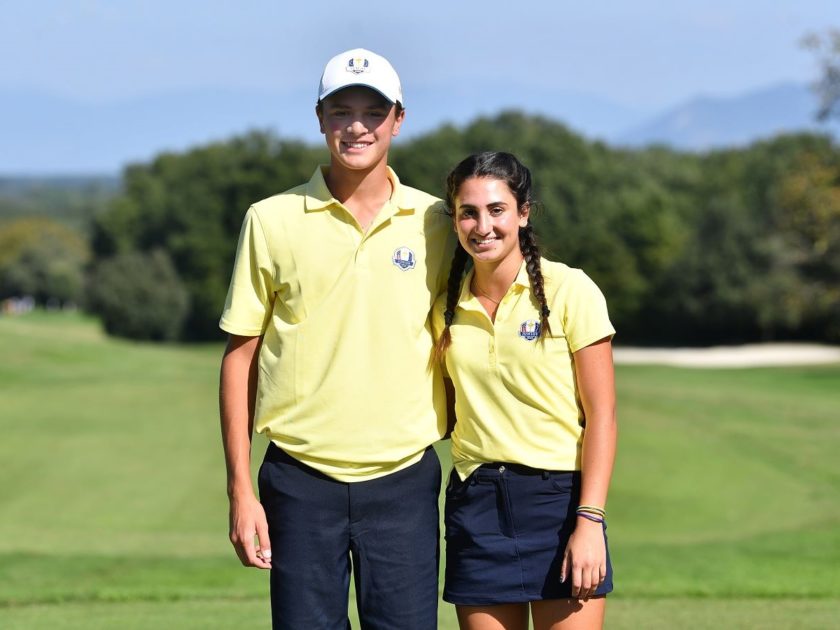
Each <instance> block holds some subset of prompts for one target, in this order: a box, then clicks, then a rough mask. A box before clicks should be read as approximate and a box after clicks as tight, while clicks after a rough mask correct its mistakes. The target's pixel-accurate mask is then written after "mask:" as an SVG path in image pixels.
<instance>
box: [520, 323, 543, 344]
mask: <svg viewBox="0 0 840 630" xmlns="http://www.w3.org/2000/svg"><path fill="white" fill-rule="evenodd" d="M519 336H520V337H522V338H523V339H524V340H525V341H533V340H534V339H536V338H537V337H539V336H540V323H539V322H538V321H537V320H535V319H526V320H525V321H524V322H522V323H521V324H519Z"/></svg>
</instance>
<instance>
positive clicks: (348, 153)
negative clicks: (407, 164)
mask: <svg viewBox="0 0 840 630" xmlns="http://www.w3.org/2000/svg"><path fill="white" fill-rule="evenodd" d="M316 111H317V113H318V121H319V122H320V124H321V133H323V134H324V136H325V138H326V141H327V148H328V149H329V150H330V154H331V156H332V162H333V164H339V165H341V166H343V167H345V168H349V169H352V170H369V169H371V168H373V167H375V166H377V165H379V164H380V163H381V162H383V161H387V159H388V149H389V148H390V146H391V138H393V137H394V136H396V135H397V134H399V132H400V125H402V121H403V118H404V117H405V111H404V110H401V111H400V113H399V115H397V114H396V108H395V107H394V105H393V104H392V103H390V102H389V101H388V100H387V99H386V98H385V97H383V96H382V95H381V94H379V93H378V92H376V91H374V90H371V89H370V88H366V87H361V86H353V87H348V88H344V89H343V90H339V91H338V92H336V93H335V94H330V95H329V96H328V97H327V98H325V99H324V100H323V101H321V106H320V107H319V108H317V109H316Z"/></svg>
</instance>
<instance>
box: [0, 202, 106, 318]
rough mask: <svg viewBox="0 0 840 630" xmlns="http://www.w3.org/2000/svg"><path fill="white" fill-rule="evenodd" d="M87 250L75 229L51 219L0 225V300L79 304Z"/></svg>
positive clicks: (19, 221)
mask: <svg viewBox="0 0 840 630" xmlns="http://www.w3.org/2000/svg"><path fill="white" fill-rule="evenodd" d="M89 259H90V249H89V246H88V244H87V242H86V240H85V239H84V238H83V236H82V235H81V234H80V233H79V232H77V231H76V230H74V229H72V228H70V227H68V226H66V225H63V224H61V223H58V222H56V221H53V220H52V219H43V218H31V219H18V220H15V221H9V222H7V223H3V224H0V298H7V297H20V296H24V295H29V296H32V297H33V298H35V301H36V303H37V304H40V305H46V304H55V305H66V304H71V303H72V304H79V303H81V301H82V300H83V297H84V274H85V267H86V265H87V263H88V260H89Z"/></svg>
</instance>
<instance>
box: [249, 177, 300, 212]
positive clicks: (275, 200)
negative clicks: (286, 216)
mask: <svg viewBox="0 0 840 630" xmlns="http://www.w3.org/2000/svg"><path fill="white" fill-rule="evenodd" d="M306 186H307V185H306V184H301V185H300V186H295V187H294V188H290V189H289V190H285V191H283V192H281V193H278V194H276V195H272V196H271V197H266V198H265V199H261V200H260V201H258V202H256V203H255V204H253V205H252V206H251V211H252V212H253V213H254V214H256V215H257V216H259V217H263V216H266V215H269V214H272V213H275V212H278V211H290V210H295V209H300V210H303V209H304V207H305V199H306Z"/></svg>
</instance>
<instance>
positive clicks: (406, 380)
mask: <svg viewBox="0 0 840 630" xmlns="http://www.w3.org/2000/svg"><path fill="white" fill-rule="evenodd" d="M316 113H317V115H318V121H319V123H320V128H321V132H322V133H323V134H324V135H325V138H326V142H327V147H328V148H329V151H330V164H329V166H328V167H319V168H317V169H316V170H315V173H314V175H313V176H312V179H310V181H309V182H308V183H307V184H303V185H301V186H298V187H296V188H293V189H291V190H288V191H286V192H284V193H281V194H279V195H276V196H274V197H271V198H269V199H266V200H263V201H260V202H259V203H257V204H255V205H253V206H252V207H251V208H250V209H249V210H248V212H247V214H246V216H245V221H244V224H243V227H242V232H241V235H240V240H239V248H238V251H237V256H236V263H235V265H234V270H233V277H232V280H231V284H230V290H229V292H228V297H227V302H226V305H225V310H224V314H223V315H222V319H221V322H220V326H221V328H222V329H223V330H225V331H226V332H228V333H229V334H230V338H229V342H228V346H227V349H226V350H225V355H224V358H223V360H222V370H221V386H220V406H221V417H222V436H223V443H224V449H225V458H226V463H227V471H228V495H229V498H230V538H231V542H232V543H233V545H234V547H235V549H236V552H237V554H238V556H239V558H240V560H241V561H242V563H243V564H244V565H246V566H253V567H259V568H264V569H268V568H270V569H271V602H272V618H273V623H274V627H275V628H306V629H309V628H319V629H322V628H323V629H327V628H336V629H338V628H341V629H344V628H346V627H347V626H348V621H347V599H348V588H349V580H350V572H351V558H352V570H353V574H354V579H355V585H356V597H357V604H358V609H359V616H360V618H361V620H362V624H363V627H370V628H401V629H405V630H409V629H412V628H417V629H422V630H428V629H429V628H434V627H436V623H437V599H438V591H437V577H438V508H437V498H438V492H439V488H440V466H439V462H438V460H437V456H436V455H435V452H434V450H433V449H432V448H431V446H430V445H431V444H432V443H433V442H435V441H437V440H438V439H440V438H441V437H442V435H443V434H444V431H445V427H446V420H445V417H444V416H445V411H444V404H445V403H444V398H445V397H444V395H443V390H442V387H443V386H442V383H441V379H440V378H439V375H438V374H436V373H434V372H430V371H429V370H428V369H427V364H428V361H429V356H430V352H431V348H432V337H431V333H430V328H429V325H428V320H427V316H428V313H429V310H430V308H431V305H432V303H433V302H434V299H435V297H436V295H437V293H439V291H440V290H441V289H442V288H443V287H444V286H445V282H446V276H447V272H448V268H445V267H447V265H448V261H449V259H450V258H451V252H452V246H453V245H454V239H453V238H452V231H451V226H450V225H449V223H448V221H447V217H446V216H445V214H444V213H443V212H442V211H441V206H440V205H439V202H438V200H437V199H435V198H433V197H431V196H429V195H426V194H425V193H422V192H420V191H418V190H415V189H412V188H409V187H407V186H403V185H402V184H400V182H399V179H398V178H397V176H396V175H395V174H394V172H393V171H392V170H391V169H390V168H389V167H388V165H387V159H388V149H389V147H390V144H391V139H392V138H393V137H395V136H397V134H398V133H399V131H400V126H401V125H402V122H403V119H404V117H405V111H404V109H403V99H402V90H401V87H400V81H399V77H398V76H397V73H396V72H395V71H394V69H393V68H392V67H391V65H390V63H388V61H387V60H385V59H384V58H382V57H380V56H379V55H376V54H374V53H372V52H369V51H367V50H363V49H355V50H350V51H347V52H345V53H342V54H340V55H337V56H336V57H334V58H333V59H331V60H330V61H329V62H328V63H327V65H326V68H325V69H324V73H323V76H322V77H321V84H320V89H319V95H318V104H317V106H316ZM253 429H256V431H257V432H264V433H265V434H266V435H267V437H268V438H269V440H270V444H269V448H268V450H267V452H266V455H265V459H264V461H263V464H262V467H261V468H260V474H259V490H260V500H259V501H258V500H257V498H256V496H255V493H254V489H253V486H252V484H251V476H250V445H251V442H250V440H251V435H252V430H253ZM255 536H256V538H257V540H258V544H256V545H255V543H254V538H255Z"/></svg>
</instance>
